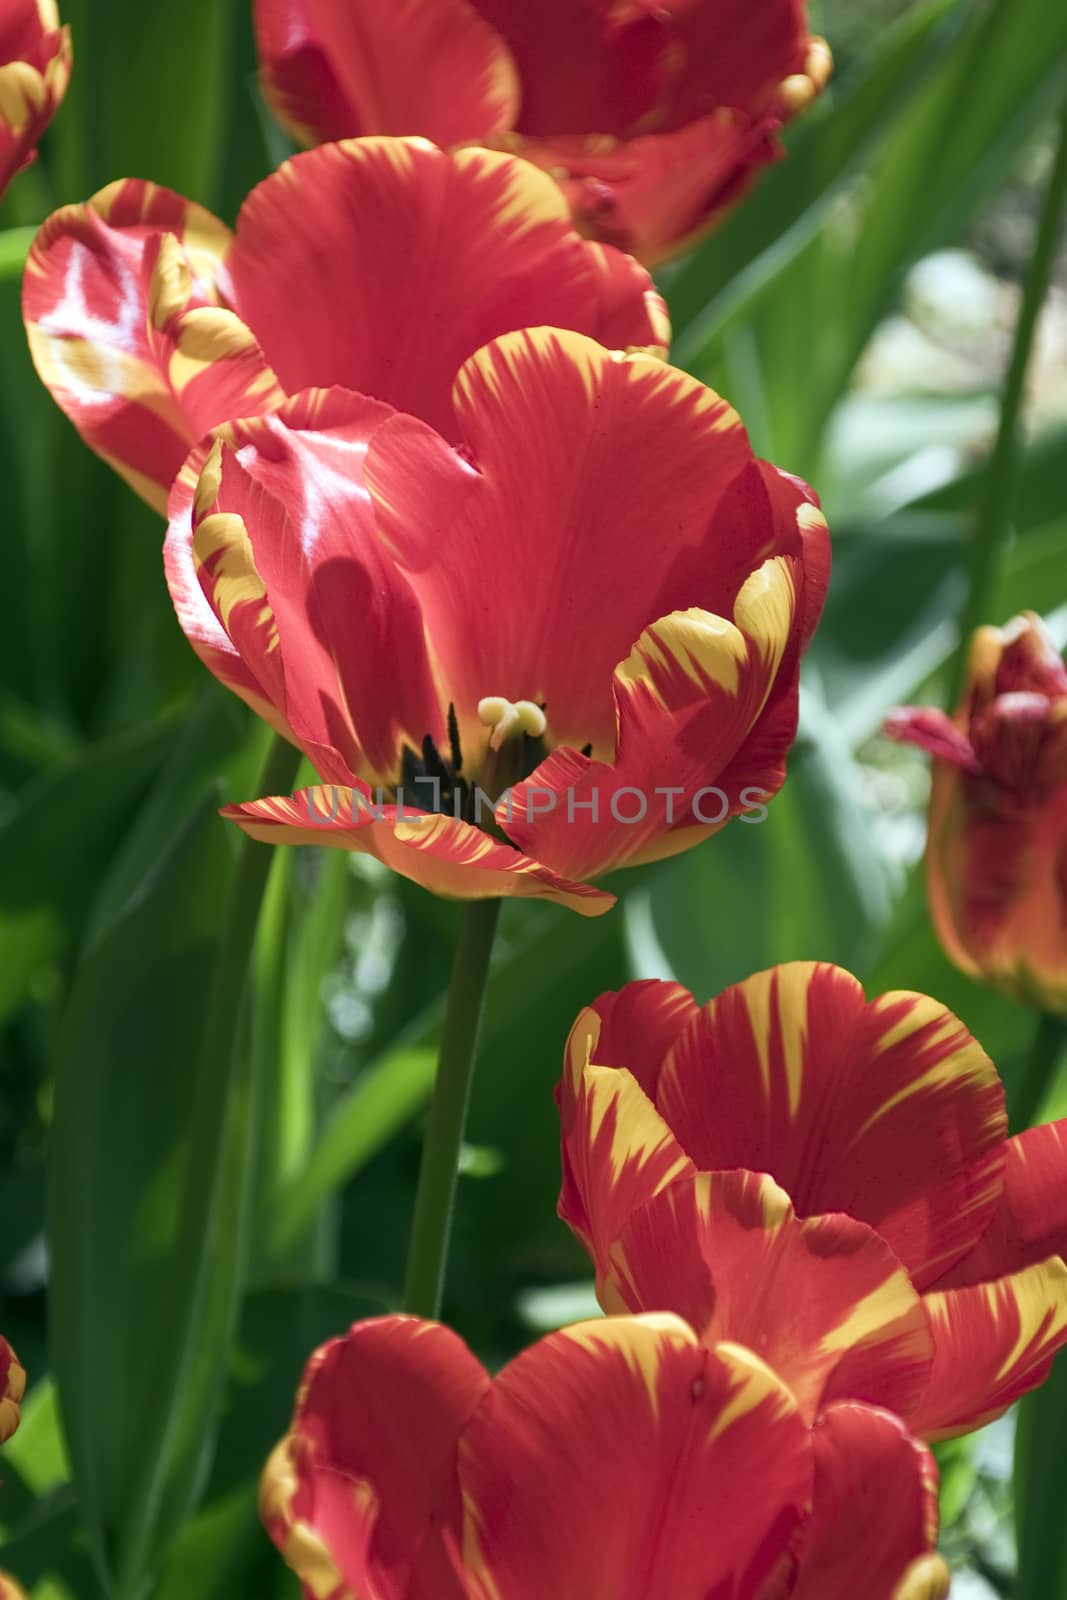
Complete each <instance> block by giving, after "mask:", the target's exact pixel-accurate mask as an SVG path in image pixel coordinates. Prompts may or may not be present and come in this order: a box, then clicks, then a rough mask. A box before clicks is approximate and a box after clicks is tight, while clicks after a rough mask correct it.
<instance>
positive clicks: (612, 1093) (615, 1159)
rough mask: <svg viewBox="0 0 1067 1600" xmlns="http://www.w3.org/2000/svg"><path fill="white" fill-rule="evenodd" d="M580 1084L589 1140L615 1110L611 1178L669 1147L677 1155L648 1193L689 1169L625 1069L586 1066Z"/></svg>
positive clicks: (678, 1146) (639, 1088) (651, 1158)
mask: <svg viewBox="0 0 1067 1600" xmlns="http://www.w3.org/2000/svg"><path fill="white" fill-rule="evenodd" d="M584 1085H585V1092H586V1105H587V1110H588V1115H589V1134H588V1139H589V1141H590V1143H592V1142H594V1141H595V1140H596V1139H597V1138H598V1137H599V1135H600V1131H601V1129H602V1128H603V1126H604V1122H605V1119H606V1118H607V1116H608V1114H609V1112H611V1111H612V1110H614V1111H615V1128H614V1131H613V1133H612V1139H611V1149H610V1151H609V1153H608V1166H609V1170H610V1173H611V1176H612V1178H614V1179H616V1180H617V1179H618V1178H620V1177H621V1176H622V1173H623V1171H624V1170H625V1168H626V1167H627V1166H636V1167H637V1169H638V1170H641V1169H643V1168H644V1167H646V1166H648V1165H649V1164H650V1162H651V1161H652V1160H653V1159H654V1158H655V1157H657V1156H661V1155H662V1154H663V1153H664V1152H667V1151H670V1150H671V1149H674V1150H676V1151H677V1154H676V1155H675V1156H673V1158H672V1160H671V1162H670V1164H669V1166H667V1167H665V1168H664V1170H663V1172H662V1173H661V1174H660V1178H659V1181H658V1182H657V1184H656V1186H655V1189H654V1190H653V1191H652V1193H653V1194H659V1193H660V1192H661V1191H662V1190H663V1189H666V1188H667V1186H668V1185H669V1184H671V1183H673V1182H674V1180H675V1178H679V1177H682V1176H683V1175H684V1174H685V1173H687V1172H689V1171H690V1170H691V1168H692V1162H691V1161H690V1160H689V1157H688V1156H687V1155H686V1154H685V1152H684V1150H683V1149H682V1148H681V1146H680V1145H679V1144H678V1141H677V1139H676V1138H675V1136H674V1134H673V1133H672V1131H671V1129H670V1128H669V1127H668V1126H667V1124H666V1122H664V1120H663V1118H662V1117H661V1116H660V1114H659V1112H658V1111H657V1110H656V1108H655V1106H654V1105H653V1104H652V1101H651V1100H650V1099H649V1098H648V1096H647V1094H646V1093H645V1091H644V1090H643V1089H642V1087H641V1085H640V1084H639V1083H638V1081H637V1079H636V1078H635V1077H634V1075H633V1073H632V1072H630V1071H628V1069H627V1068H625V1067H601V1066H589V1067H587V1068H586V1071H585V1074H584ZM648 1198H651V1195H649V1196H648Z"/></svg>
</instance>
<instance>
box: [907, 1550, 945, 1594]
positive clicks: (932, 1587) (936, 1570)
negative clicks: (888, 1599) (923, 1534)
mask: <svg viewBox="0 0 1067 1600" xmlns="http://www.w3.org/2000/svg"><path fill="white" fill-rule="evenodd" d="M951 1584H952V1574H951V1572H950V1571H949V1569H948V1567H947V1566H946V1565H945V1563H944V1561H943V1560H942V1559H941V1557H940V1556H938V1555H928V1556H920V1557H919V1559H918V1560H917V1561H913V1562H912V1564H911V1566H910V1567H909V1568H908V1570H907V1572H906V1573H905V1574H904V1576H903V1578H902V1579H901V1581H900V1582H899V1583H898V1584H897V1587H896V1588H895V1589H894V1590H893V1594H892V1600H946V1596H947V1595H948V1592H949V1589H950V1586H951Z"/></svg>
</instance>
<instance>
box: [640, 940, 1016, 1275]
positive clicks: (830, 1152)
mask: <svg viewBox="0 0 1067 1600" xmlns="http://www.w3.org/2000/svg"><path fill="white" fill-rule="evenodd" d="M656 1102H657V1107H658V1109H659V1111H660V1114H661V1115H662V1116H663V1118H664V1120H665V1121H666V1122H667V1123H668V1124H669V1125H670V1127H671V1128H672V1129H673V1130H674V1132H675V1134H676V1135H677V1137H678V1139H679V1141H680V1143H681V1144H682V1146H683V1148H684V1149H685V1150H686V1152H687V1153H688V1154H689V1155H690V1156H691V1157H692V1159H693V1161H694V1163H695V1164H696V1166H697V1167H699V1168H702V1169H706V1170H716V1169H728V1168H732V1167H747V1168H749V1169H750V1170H755V1171H763V1172H769V1173H771V1174H772V1176H773V1177H774V1178H775V1180H776V1181H777V1182H778V1183H780V1184H781V1185H782V1187H783V1188H784V1189H785V1190H786V1191H787V1193H788V1194H789V1196H790V1198H791V1199H792V1201H793V1204H794V1205H795V1207H796V1209H797V1212H798V1214H799V1215H800V1216H812V1215H814V1214H817V1213H819V1212H824V1211H843V1212H845V1213H847V1214H848V1215H849V1216H852V1217H856V1218H858V1219H859V1220H860V1221H862V1222H866V1223H868V1224H869V1225H870V1226H871V1227H873V1228H875V1229H876V1230H877V1232H878V1233H880V1234H881V1235H882V1236H883V1238H884V1239H885V1240H886V1242H887V1243H888V1244H889V1245H890V1246H891V1248H892V1249H893V1251H894V1253H895V1254H896V1255H897V1257H898V1258H899V1259H900V1260H901V1261H902V1262H903V1264H904V1265H905V1266H906V1267H907V1269H908V1271H909V1272H910V1273H911V1276H912V1279H913V1281H914V1282H915V1283H916V1286H917V1287H918V1288H925V1287H927V1286H928V1285H929V1284H931V1283H933V1282H935V1281H936V1280H937V1279H938V1278H939V1277H940V1276H941V1275H942V1274H943V1273H944V1272H945V1271H947V1269H948V1268H949V1267H950V1266H951V1265H952V1264H953V1263H954V1262H955V1261H957V1260H959V1259H960V1257H961V1256H963V1255H964V1254H965V1253H966V1252H967V1251H968V1250H969V1249H971V1248H972V1247H973V1246H974V1244H975V1243H976V1241H977V1240H978V1239H979V1238H980V1236H981V1234H982V1232H983V1231H984V1229H985V1228H986V1226H987V1225H988V1222H989V1219H990V1217H991V1216H992V1214H993V1212H994V1210H995V1208H996V1204H997V1200H998V1196H999V1192H1000V1185H1001V1174H1002V1169H1003V1162H1004V1157H1003V1140H1004V1134H1005V1131H1006V1129H1005V1116H1004V1096H1003V1090H1002V1088H1001V1085H1000V1080H999V1078H998V1077H997V1073H996V1069H995V1068H994V1066H993V1063H992V1062H991V1061H990V1060H989V1057H988V1056H987V1055H986V1054H985V1052H984V1050H982V1049H981V1047H980V1046H979V1045H978V1044H977V1043H976V1041H975V1040H974V1039H973V1038H972V1037H971V1035H970V1034H969V1033H968V1032H967V1030H966V1028H964V1026H963V1025H962V1023H960V1022H959V1020H958V1019H957V1018H956V1017H954V1016H953V1015H952V1013H951V1012H950V1011H948V1010H946V1008H945V1007H944V1006H942V1005H939V1004H938V1003H937V1002H936V1001H934V1000H931V999H929V998H928V997H927V996H925V995H918V994H905V993H899V994H886V995H881V996H879V997H878V998H876V999H875V1000H872V1001H871V1002H870V1004H867V1003H866V1002H865V1000H864V994H863V989H862V988H861V986H860V985H859V984H858V983H857V982H856V980H855V978H853V977H852V976H851V975H850V974H849V973H847V972H843V971H842V970H841V969H840V968H836V967H831V966H827V965H824V964H821V963H811V962H793V963H789V964H787V965H785V966H780V967H775V968H772V969H771V970H770V971H768V972H763V973H758V974H756V975H755V976H754V977H752V978H748V979H746V980H745V982H743V983H740V984H736V985H734V987H733V988H730V989H727V990H726V991H725V992H724V993H723V994H722V995H720V996H719V997H718V998H717V999H715V1000H712V1001H711V1003H710V1004H709V1005H708V1006H707V1007H705V1009H704V1011H703V1013H702V1014H701V1016H700V1017H699V1018H698V1019H697V1020H696V1021H694V1022H693V1023H692V1024H691V1025H690V1027H689V1028H688V1029H687V1030H686V1032H685V1034H684V1035H683V1036H682V1038H681V1039H680V1040H679V1042H678V1044H677V1045H676V1046H675V1048H674V1050H673V1051H672V1052H671V1055H670V1056H669V1058H668V1060H667V1063H666V1065H665V1066H664V1069H663V1072H662V1074H661V1077H660V1082H659V1087H658V1090H657V1095H656Z"/></svg>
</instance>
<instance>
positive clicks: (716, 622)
mask: <svg viewBox="0 0 1067 1600" xmlns="http://www.w3.org/2000/svg"><path fill="white" fill-rule="evenodd" d="M747 659H748V650H747V647H746V645H745V640H744V637H743V635H742V634H741V633H740V632H739V630H738V629H737V628H736V627H735V626H734V624H733V623H732V622H727V621H726V619H725V618H724V617H717V616H715V614H714V613H713V612H710V611H701V610H700V609H699V608H698V607H695V606H694V607H693V608H692V609H690V610H689V611H675V612H672V613H671V615H670V616H667V617H660V618H659V619H658V621H656V622H653V623H652V624H651V626H650V627H648V628H646V629H645V630H644V632H643V633H642V634H641V637H640V638H639V639H638V641H637V643H636V644H635V645H634V647H633V649H632V650H631V651H630V654H629V655H628V656H627V657H626V660H625V661H622V662H620V663H619V665H618V666H617V667H616V669H615V676H616V679H617V680H618V681H619V682H620V683H621V684H622V685H623V686H625V687H630V686H632V685H636V684H642V685H643V686H644V687H645V688H646V689H647V691H648V692H649V693H650V694H651V695H652V696H653V698H654V699H655V701H656V703H657V704H658V705H661V706H664V707H666V706H667V698H666V695H665V694H664V692H663V690H662V688H661V687H660V683H659V679H660V677H661V676H662V675H663V674H665V673H668V672H670V671H671V669H672V667H675V668H679V669H680V670H681V671H682V672H683V673H684V674H685V676H686V677H687V678H688V679H689V680H690V682H692V683H694V684H696V685H697V686H698V687H701V688H703V687H707V686H710V685H711V684H717V685H718V686H719V688H721V689H724V690H725V691H726V693H727V694H730V695H736V694H737V691H738V687H739V685H740V682H741V667H742V665H743V664H744V663H745V662H746V661H747Z"/></svg>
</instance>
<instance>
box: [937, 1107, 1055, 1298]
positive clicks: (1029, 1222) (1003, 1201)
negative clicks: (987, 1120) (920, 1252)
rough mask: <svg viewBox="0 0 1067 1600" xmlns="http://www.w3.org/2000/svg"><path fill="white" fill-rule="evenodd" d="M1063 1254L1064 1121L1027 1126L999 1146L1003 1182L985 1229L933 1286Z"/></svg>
mask: <svg viewBox="0 0 1067 1600" xmlns="http://www.w3.org/2000/svg"><path fill="white" fill-rule="evenodd" d="M1052 1255H1056V1256H1063V1257H1065V1258H1067V1119H1064V1120H1061V1121H1059V1122H1046V1123H1044V1124H1042V1126H1040V1127H1037V1128H1027V1130H1026V1131H1025V1133H1020V1134H1017V1135H1016V1137H1015V1138H1014V1139H1009V1140H1007V1142H1006V1143H1005V1145H1004V1184H1003V1188H1002V1189H1001V1193H1000V1200H999V1202H998V1205H997V1209H996V1211H994V1213H993V1216H992V1218H991V1219H990V1223H989V1226H988V1228H987V1229H986V1230H985V1232H984V1233H983V1235H982V1237H981V1238H980V1239H979V1241H978V1243H977V1244H976V1245H975V1247H974V1249H973V1250H972V1251H970V1253H969V1254H968V1255H966V1256H964V1258H963V1260H962V1261H959V1262H957V1263H956V1265H955V1266H954V1267H953V1268H952V1269H951V1270H950V1271H949V1272H947V1273H946V1274H945V1276H944V1278H942V1279H941V1280H940V1281H939V1282H938V1285H937V1287H938V1288H939V1289H948V1288H953V1289H958V1288H962V1287H964V1286H965V1285H967V1284H972V1283H985V1282H986V1281H987V1280H988V1279H990V1278H999V1277H1002V1276H1003V1275H1004V1274H1005V1273H1008V1272H1018V1271H1020V1269H1021V1268H1023V1267H1029V1266H1033V1265H1034V1264H1035V1263H1037V1262H1039V1261H1045V1260H1047V1258H1048V1257H1049V1256H1052Z"/></svg>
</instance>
